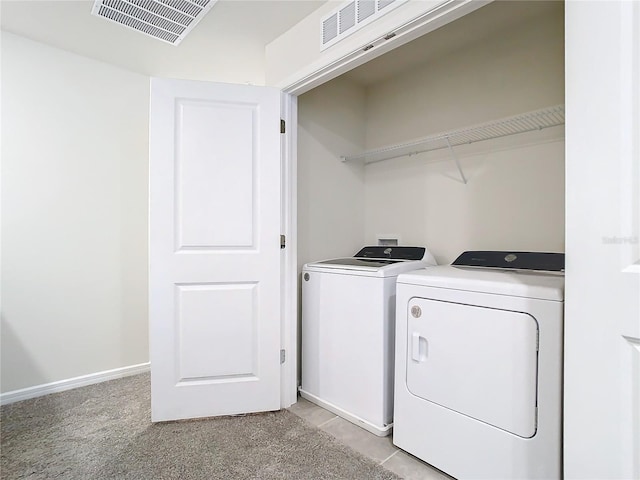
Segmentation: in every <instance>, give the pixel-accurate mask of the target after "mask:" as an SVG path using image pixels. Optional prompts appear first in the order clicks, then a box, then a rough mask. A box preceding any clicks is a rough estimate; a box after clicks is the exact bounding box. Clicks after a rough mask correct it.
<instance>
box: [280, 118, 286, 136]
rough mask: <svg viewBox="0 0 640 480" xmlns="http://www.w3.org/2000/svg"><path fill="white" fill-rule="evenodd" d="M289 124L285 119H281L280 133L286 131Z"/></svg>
mask: <svg viewBox="0 0 640 480" xmlns="http://www.w3.org/2000/svg"><path fill="white" fill-rule="evenodd" d="M286 131H287V125H286V123H285V121H284V120H282V119H280V133H286Z"/></svg>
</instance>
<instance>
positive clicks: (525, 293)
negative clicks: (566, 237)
mask: <svg viewBox="0 0 640 480" xmlns="http://www.w3.org/2000/svg"><path fill="white" fill-rule="evenodd" d="M398 283H402V284H408V285H422V286H426V287H438V288H448V289H451V290H461V291H467V292H480V293H491V294H496V295H509V296H512V297H525V298H538V299H542V300H554V301H557V302H561V301H562V300H563V299H564V274H563V273H557V272H531V271H525V270H504V269H497V268H479V267H458V266H452V265H440V266H435V267H431V268H427V269H424V270H416V271H413V272H408V273H403V274H401V275H400V276H399V277H398Z"/></svg>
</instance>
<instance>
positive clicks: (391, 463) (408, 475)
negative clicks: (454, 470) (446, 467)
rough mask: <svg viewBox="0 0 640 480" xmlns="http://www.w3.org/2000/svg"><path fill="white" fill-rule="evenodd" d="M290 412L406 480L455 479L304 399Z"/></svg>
mask: <svg viewBox="0 0 640 480" xmlns="http://www.w3.org/2000/svg"><path fill="white" fill-rule="evenodd" d="M289 411H291V412H292V413H295V414H296V415H298V416H299V417H301V418H303V419H304V420H306V421H307V422H309V423H311V424H312V425H314V426H316V427H318V428H320V429H321V430H324V431H325V432H327V433H329V434H331V435H333V436H334V437H336V438H337V439H338V440H340V441H341V442H343V443H344V444H345V445H348V446H349V447H351V448H353V449H354V450H357V451H358V452H360V453H362V454H363V455H365V456H367V457H369V458H371V459H372V460H374V461H375V462H377V463H378V464H380V465H382V466H383V467H385V468H386V469H388V470H391V471H392V472H394V473H395V474H396V475H398V476H400V477H402V478H404V479H406V480H450V479H451V478H452V477H449V476H448V475H445V474H444V473H442V472H441V471H439V470H436V469H435V468H433V467H431V466H430V465H427V464H426V463H424V462H422V461H420V460H418V459H417V458H416V457H413V456H411V455H409V454H408V453H406V452H404V451H402V450H400V449H398V448H397V447H396V446H395V445H394V444H393V442H392V438H391V436H388V437H378V436H376V435H374V434H372V433H369V432H367V431H366V430H364V429H362V428H360V427H358V426H356V425H354V424H352V423H351V422H348V421H347V420H345V419H343V418H341V417H338V416H337V415H335V414H334V413H332V412H329V411H327V410H325V409H324V408H321V407H319V406H317V405H316V404H314V403H311V402H309V401H308V400H305V399H304V398H301V397H298V403H296V404H294V405H292V406H291V407H290V408H289Z"/></svg>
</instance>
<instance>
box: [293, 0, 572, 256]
mask: <svg viewBox="0 0 640 480" xmlns="http://www.w3.org/2000/svg"><path fill="white" fill-rule="evenodd" d="M563 104H564V4H563V2H556V1H552V2H539V1H522V2H492V3H490V4H488V5H486V6H484V7H482V8H480V9H478V10H476V11H474V12H472V13H470V14H468V15H466V16H464V17H462V18H460V19H458V20H456V21H454V22H452V23H450V24H447V25H445V26H443V27H441V28H439V29H437V30H435V31H433V32H431V33H429V34H427V35H424V36H423V37H420V38H418V39H416V40H414V41H412V42H410V43H408V44H406V45H404V46H401V47H399V48H396V49H395V50H392V51H391V52H389V53H386V54H384V55H382V56H380V57H378V58H376V59H374V60H372V61H370V62H368V63H366V64H364V65H362V66H360V67H358V68H356V69H354V70H352V71H350V72H347V73H345V74H343V75H342V76H340V77H338V78H336V79H334V80H332V81H330V82H327V83H325V84H323V85H321V86H319V87H316V88H315V89H313V90H311V91H309V92H307V93H305V94H303V95H301V96H300V97H299V98H298V153H297V155H298V167H297V168H298V185H297V196H298V264H299V266H300V267H301V266H302V265H303V264H304V263H306V262H309V261H314V260H319V259H324V258H332V257H339V256H349V255H353V253H354V252H356V251H358V250H359V249H360V247H362V246H363V245H375V244H377V243H378V240H379V239H380V238H395V239H397V240H398V243H399V244H403V245H426V246H428V248H429V249H430V251H431V252H432V253H433V254H434V256H435V258H436V260H437V261H438V263H441V264H446V263H451V261H453V260H454V259H455V258H456V256H457V255H458V254H460V253H461V252H462V251H465V250H521V251H555V252H563V251H564V195H565V190H564V181H565V179H564V126H563V125H562V124H560V125H557V126H551V127H549V128H543V129H540V130H535V131H530V132H525V133H518V134H513V135H506V136H499V137H498V138H494V139H490V140H484V141H478V142H474V143H468V144H462V145H454V146H453V147H452V148H448V146H447V145H446V143H444V144H441V145H440V146H438V148H435V149H432V150H430V151H425V152H422V153H415V154H410V155H404V153H406V152H407V151H408V150H407V149H398V154H399V155H400V156H398V157H397V158H388V159H385V160H382V161H374V162H372V163H367V162H366V161H364V160H361V159H350V158H349V157H351V156H358V155H359V154H361V153H363V152H366V151H371V150H377V149H386V148H387V147H394V146H398V145H403V144H406V143H408V142H411V141H413V140H416V139H421V138H424V137H429V136H433V135H435V134H440V133H447V132H451V131H457V130H460V129H464V128H466V127H472V126H476V125H481V124H486V123H489V122H492V121H495V120H500V119H504V118H509V117H513V116H519V115H522V114H527V113H530V112H536V111H539V110H541V109H546V108H547V107H558V106H560V108H559V109H556V110H553V111H555V112H557V111H559V112H560V114H559V115H560V117H562V116H563V111H564V110H563V108H561V107H562V106H563ZM556 116H557V115H556ZM557 123H562V121H559V122H557ZM416 150H421V149H420V148H416ZM401 154H402V155H401ZM385 156H395V155H393V154H392V155H388V154H387V155H385ZM344 157H347V159H346V161H345V159H344ZM374 160H377V159H375V158H374Z"/></svg>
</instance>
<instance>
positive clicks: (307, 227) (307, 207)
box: [298, 78, 365, 266]
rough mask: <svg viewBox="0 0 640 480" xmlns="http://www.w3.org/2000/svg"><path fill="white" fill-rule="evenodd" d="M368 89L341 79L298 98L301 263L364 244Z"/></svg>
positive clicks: (344, 252) (349, 251) (351, 251)
mask: <svg viewBox="0 0 640 480" xmlns="http://www.w3.org/2000/svg"><path fill="white" fill-rule="evenodd" d="M364 109H365V94H364V90H363V89H362V88H360V87H359V86H358V85H356V84H354V83H353V82H351V81H349V80H348V79H344V78H338V79H336V80H333V81H331V82H329V83H326V84H324V85H322V86H321V87H318V88H316V89H314V90H312V91H310V92H308V93H306V94H304V95H301V96H300V97H299V98H298V265H299V266H301V265H302V264H304V263H307V262H309V261H313V260H322V259H326V258H332V257H340V256H350V255H353V254H354V253H355V252H356V251H357V250H358V249H359V248H361V247H362V243H363V240H364V238H363V237H364V217H363V215H362V213H363V211H364V204H363V202H364V169H363V167H362V165H353V164H347V163H343V162H341V161H340V155H344V154H351V153H355V152H358V151H361V150H362V149H363V148H364V141H365V122H364V112H365V110H364Z"/></svg>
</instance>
